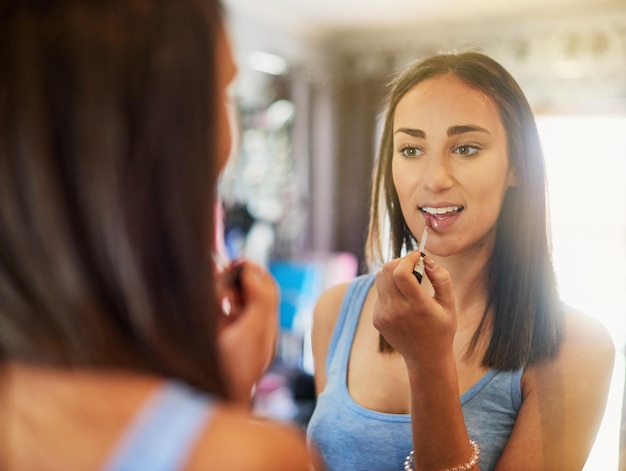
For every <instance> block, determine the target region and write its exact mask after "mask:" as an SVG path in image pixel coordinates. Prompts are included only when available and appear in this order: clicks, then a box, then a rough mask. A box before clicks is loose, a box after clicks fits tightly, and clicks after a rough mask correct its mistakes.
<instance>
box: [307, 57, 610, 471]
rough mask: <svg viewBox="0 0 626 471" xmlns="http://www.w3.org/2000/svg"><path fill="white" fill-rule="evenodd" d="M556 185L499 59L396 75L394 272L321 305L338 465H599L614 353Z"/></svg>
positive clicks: (378, 199)
mask: <svg viewBox="0 0 626 471" xmlns="http://www.w3.org/2000/svg"><path fill="white" fill-rule="evenodd" d="M545 192H546V189H545V176H544V167H543V156H542V152H541V149H540V143H539V138H538V135H537V130H536V126H535V122H534V118H533V115H532V112H531V109H530V107H529V105H528V103H527V101H526V99H525V97H524V95H523V93H522V92H521V90H520V89H519V87H518V85H517V84H516V82H515V81H514V79H513V78H512V77H511V76H510V75H509V73H508V72H507V71H505V70H504V69H503V68H502V67H501V66H500V65H499V64H498V63H497V62H495V61H494V60H492V59H491V58H489V57H487V56H485V55H483V54H481V53H477V52H467V53H462V54H458V55H456V54H449V55H448V54H443V55H436V56H433V57H430V58H426V59H424V60H423V61H421V62H418V63H416V64H414V65H413V66H411V67H410V68H408V69H407V70H406V71H405V72H404V73H402V74H401V75H400V76H399V77H398V78H397V79H396V80H395V81H394V82H393V84H392V87H391V89H390V94H389V97H388V103H387V111H386V119H385V125H384V130H383V136H382V142H381V146H380V154H379V158H378V161H377V167H376V172H375V178H374V187H373V198H372V201H373V205H372V211H371V221H370V230H369V237H368V245H367V247H368V255H369V260H370V261H371V262H372V265H374V264H375V263H379V264H382V268H381V269H380V270H379V271H378V272H377V273H375V274H369V275H364V276H361V277H359V278H357V279H356V280H354V281H353V282H352V283H350V284H346V285H340V286H337V287H334V288H331V289H330V290H329V291H328V292H326V293H324V294H323V295H322V297H321V298H320V300H319V302H318V304H317V306H316V309H315V314H314V325H313V350H314V358H315V368H316V371H315V380H316V387H317V391H318V394H319V395H318V404H317V407H316V410H315V412H314V414H313V417H312V419H311V421H310V424H309V428H308V435H309V439H310V441H311V442H315V443H316V444H317V446H318V447H319V449H320V451H321V453H322V455H323V457H324V458H325V460H326V462H327V463H328V467H329V469H331V470H345V469H376V470H377V471H384V470H397V469H402V466H403V465H404V469H407V470H408V469H417V470H468V469H472V470H477V469H481V470H492V469H499V470H506V471H511V470H518V469H519V470H546V471H553V470H557V469H558V470H560V471H561V470H563V471H565V470H580V469H581V468H582V467H583V465H584V463H585V460H586V458H587V455H588V453H589V451H590V448H591V446H592V444H593V441H594V437H595V434H596V432H597V429H598V426H599V424H600V421H601V418H602V415H603V411H604V406H605V401H606V397H607V393H608V387H609V381H610V377H611V371H612V366H613V360H614V348H613V344H612V341H611V339H610V336H609V334H608V333H607V332H606V330H605V329H604V328H603V327H602V326H601V325H600V324H599V323H598V322H597V321H595V320H594V319H591V318H589V317H587V316H585V315H583V314H582V313H580V312H577V311H575V310H573V309H572V308H570V307H568V306H565V305H563V304H562V303H561V301H560V300H559V297H558V293H557V287H556V282H555V279H554V274H553V269H552V265H551V259H550V251H549V241H548V236H547V229H546V200H545ZM385 217H386V218H387V219H386V220H385ZM581 217H585V215H581ZM426 227H428V232H427V234H426V233H425V231H424V229H425V228H426ZM386 228H389V233H388V234H386V233H384V231H386V230H387V229H386ZM422 234H424V235H427V238H426V240H425V248H424V251H425V254H426V255H425V258H424V259H423V260H422V261H423V263H424V265H425V272H424V276H423V278H422V281H421V283H420V282H419V281H418V278H417V276H416V275H415V274H414V268H415V267H416V265H419V263H418V262H420V258H422V257H423V255H422V254H421V253H420V251H419V250H415V249H417V248H418V247H419V246H418V242H420V240H419V239H421V238H422ZM386 240H389V247H387V246H386V243H385V241H386ZM387 253H389V254H390V256H389V257H388V258H389V259H390V261H387V262H386V263H384V262H385V256H386V254H387ZM580 262H581V266H585V267H587V269H586V270H587V271H593V262H592V259H590V257H589V255H588V254H585V253H584V252H583V251H582V248H581V253H580ZM591 276H593V275H591Z"/></svg>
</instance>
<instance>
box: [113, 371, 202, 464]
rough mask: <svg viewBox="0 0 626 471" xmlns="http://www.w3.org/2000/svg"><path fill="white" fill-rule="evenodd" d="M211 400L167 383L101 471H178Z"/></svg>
mask: <svg viewBox="0 0 626 471" xmlns="http://www.w3.org/2000/svg"><path fill="white" fill-rule="evenodd" d="M212 402H213V401H212V399H211V397H210V396H208V395H206V394H202V393H200V392H198V391H195V390H193V389H191V388H190V387H188V386H186V385H184V384H183V383H180V382H177V381H168V382H166V383H165V384H164V385H163V387H161V388H160V389H159V390H158V391H156V393H154V395H153V396H152V397H151V398H150V399H149V400H148V401H147V402H146V404H145V405H144V406H143V407H142V409H141V410H140V411H139V413H138V414H137V416H136V417H135V419H134V421H133V422H132V424H131V426H130V427H129V428H128V429H127V431H126V433H125V434H124V435H123V436H122V438H121V439H120V441H119V443H118V446H117V449H116V450H114V452H113V454H112V456H111V458H110V460H109V462H108V463H107V464H106V465H105V466H104V467H103V468H102V470H103V471H145V470H148V469H149V470H150V471H172V470H177V469H181V468H182V467H183V466H184V464H185V463H186V461H187V459H188V458H189V453H190V452H191V449H192V448H193V446H194V445H195V443H196V441H197V439H198V437H199V436H200V433H201V432H202V431H203V430H204V429H205V427H206V424H207V422H208V421H209V419H210V417H211V413H212V411H213V408H212V407H211V406H212Z"/></svg>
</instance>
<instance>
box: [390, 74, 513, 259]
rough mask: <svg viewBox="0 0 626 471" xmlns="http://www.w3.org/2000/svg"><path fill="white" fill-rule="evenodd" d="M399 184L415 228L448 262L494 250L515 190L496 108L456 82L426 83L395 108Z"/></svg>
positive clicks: (396, 180) (396, 177) (447, 79)
mask: <svg viewBox="0 0 626 471" xmlns="http://www.w3.org/2000/svg"><path fill="white" fill-rule="evenodd" d="M393 132H394V136H393V145H394V153H393V159H392V175H393V181H394V184H395V187H396V191H397V193H398V198H399V200H400V207H401V209H402V214H403V215H404V218H405V220H406V222H407V224H408V226H409V229H410V230H411V232H412V233H413V234H414V235H415V236H416V237H418V238H419V237H421V234H422V231H423V229H424V225H425V224H426V222H428V223H429V225H430V226H431V230H430V233H429V236H428V239H427V243H426V249H427V250H428V251H429V252H430V253H431V254H433V255H437V256H448V255H452V254H457V253H462V252H467V251H472V250H473V249H481V248H483V249H488V250H491V247H492V244H493V240H494V235H495V223H496V221H497V219H498V215H499V213H500V208H501V206H502V201H503V199H504V195H505V193H506V191H507V188H509V187H510V186H512V185H514V184H515V177H514V174H513V171H512V169H511V168H510V167H509V160H508V156H507V136H506V131H505V129H504V126H503V125H502V122H501V120H500V115H499V113H498V109H497V107H496V105H495V104H494V103H493V101H492V100H491V99H490V98H488V97H487V96H485V95H483V94H482V93H481V92H479V91H477V90H476V89H474V88H471V87H469V86H468V85H466V84H464V83H463V82H462V81H460V80H459V79H458V78H456V77H454V76H452V75H443V76H439V77H435V78H432V79H428V80H425V81H423V82H420V83H419V84H417V85H416V86H415V87H413V88H412V89H411V90H409V92H407V93H406V95H404V96H403V97H402V98H401V99H400V101H399V102H398V105H397V107H396V111H395V114H394V126H393Z"/></svg>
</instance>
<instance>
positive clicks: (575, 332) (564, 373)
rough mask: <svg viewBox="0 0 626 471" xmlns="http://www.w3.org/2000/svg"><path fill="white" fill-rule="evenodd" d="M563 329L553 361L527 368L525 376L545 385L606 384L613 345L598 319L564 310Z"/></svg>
mask: <svg viewBox="0 0 626 471" xmlns="http://www.w3.org/2000/svg"><path fill="white" fill-rule="evenodd" d="M564 327H565V328H564V335H563V339H562V342H561V346H560V348H559V352H558V355H557V356H556V358H554V359H553V360H551V361H546V362H542V363H539V364H537V365H533V366H530V367H528V368H527V369H526V371H525V374H524V376H525V377H527V378H528V377H530V378H534V377H536V376H540V377H541V378H543V380H548V381H551V380H554V381H556V380H559V378H560V379H563V378H564V377H569V378H570V381H577V380H580V381H587V380H591V381H595V382H601V383H605V382H607V381H608V380H609V379H610V376H611V372H612V370H613V362H614V360H615V345H614V343H613V339H612V336H611V334H610V333H609V331H608V329H607V328H606V327H605V326H604V324H602V323H601V322H600V321H599V320H598V319H597V318H595V317H593V316H590V315H589V314H586V313H584V312H582V311H580V310H578V309H574V308H571V307H569V306H565V313H564ZM550 378H552V379H551V380H550Z"/></svg>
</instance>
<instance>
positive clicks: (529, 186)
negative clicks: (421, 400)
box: [366, 51, 563, 370]
mask: <svg viewBox="0 0 626 471" xmlns="http://www.w3.org/2000/svg"><path fill="white" fill-rule="evenodd" d="M445 74H450V75H453V76H455V77H457V78H458V79H460V80H461V81H463V82H464V83H466V84H467V85H469V86H470V87H473V88H474V89H476V90H478V91H479V92H481V93H483V94H484V95H485V96H487V97H489V98H490V99H491V100H492V101H493V102H494V104H495V105H496V106H497V108H498V110H499V113H500V119H501V120H502V123H503V125H504V128H505V130H506V133H507V141H508V142H507V143H508V158H509V161H510V163H511V165H512V167H513V170H514V172H515V175H516V181H517V186H515V187H512V188H510V189H509V190H508V192H507V194H506V196H505V199H504V202H503V205H502V209H501V212H500V216H499V218H498V222H497V229H496V240H495V245H494V250H493V254H492V255H491V258H490V260H489V262H488V267H487V268H488V289H489V293H488V300H487V301H488V302H487V309H486V311H485V316H483V320H482V322H481V324H480V326H479V327H478V329H477V331H476V332H475V334H474V337H473V340H472V343H471V344H470V348H469V351H468V352H469V354H471V352H472V351H474V349H475V348H476V346H477V343H478V341H479V340H480V338H481V335H482V334H483V333H485V330H486V329H487V325H488V322H487V318H486V313H487V311H488V310H489V309H490V308H491V309H492V310H493V312H494V315H493V319H492V330H491V332H490V333H491V336H490V342H489V345H488V348H487V351H486V353H485V356H484V358H483V364H484V365H485V366H487V367H493V368H496V369H503V370H510V369H516V368H519V367H522V366H524V365H526V364H532V363H535V362H539V361H542V360H545V359H548V358H552V357H554V356H555V355H556V353H557V351H558V348H559V345H560V341H561V338H562V335H563V319H562V317H563V313H562V308H561V303H560V301H559V297H558V291H557V286H556V280H555V276H554V271H553V268H552V260H551V255H550V245H549V238H548V233H547V223H546V217H547V209H546V181H545V169H544V160H543V153H542V150H541V145H540V141H539V136H538V133H537V128H536V124H535V120H534V117H533V114H532V111H531V108H530V106H529V104H528V102H527V100H526V98H525V96H524V94H523V92H522V90H521V89H520V87H519V86H518V84H517V82H516V81H515V80H514V79H513V77H512V76H511V75H510V74H509V73H508V72H507V71H506V70H505V69H504V68H503V67H502V66H501V65H500V64H499V63H498V62H496V61H495V60H493V59H491V58H490V57H488V56H486V55H485V54H482V53H480V52H474V51H470V52H464V53H459V54H438V55H434V56H431V57H428V58H425V59H423V60H421V61H419V62H417V63H415V64H413V65H411V66H410V67H408V68H407V69H406V70H405V71H404V72H402V73H401V74H400V75H399V76H398V77H397V78H396V79H395V80H394V81H393V82H392V83H391V85H390V89H389V93H388V97H387V102H386V111H385V121H384V128H383V134H382V141H381V145H380V150H379V155H378V159H377V163H376V169H375V174H374V183H373V190H372V207H371V213H370V226H369V233H368V239H367V249H366V252H367V258H368V262H369V263H370V264H375V263H381V262H384V254H385V249H384V248H383V247H382V239H383V238H382V236H381V229H382V218H383V216H385V215H387V217H388V218H389V224H390V247H389V249H390V251H391V256H392V257H398V256H400V255H401V254H402V253H403V251H405V250H413V249H415V248H416V247H417V241H416V238H415V235H414V234H412V233H411V231H410V230H409V228H408V226H407V224H406V221H405V220H404V216H403V215H402V211H401V209H400V204H399V201H398V195H397V193H396V189H395V187H394V184H393V179H392V174H391V161H392V155H393V134H392V133H393V118H394V113H395V109H396V105H397V104H398V102H399V101H400V99H401V98H402V97H403V96H404V95H405V93H407V92H408V91H409V90H411V89H412V88H413V87H414V86H416V85H417V84H418V83H420V82H422V81H424V80H427V79H430V78H433V77H437V76H440V75H445Z"/></svg>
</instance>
